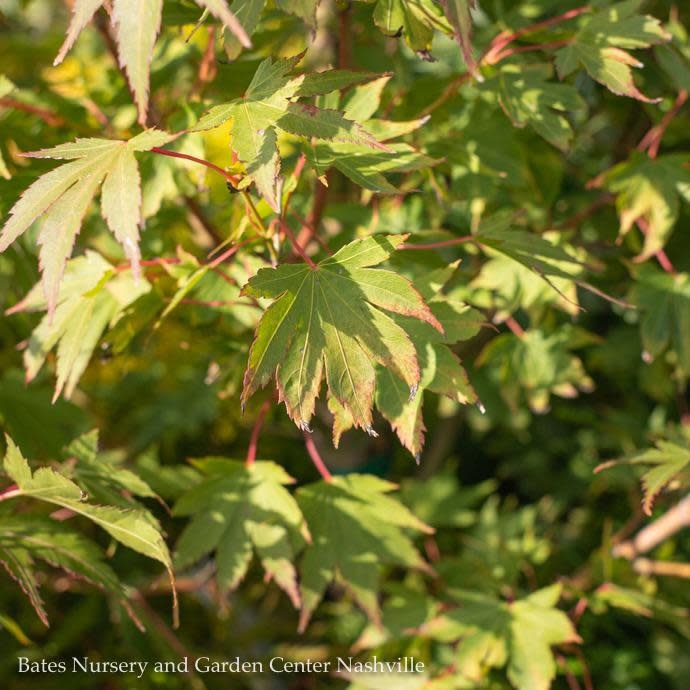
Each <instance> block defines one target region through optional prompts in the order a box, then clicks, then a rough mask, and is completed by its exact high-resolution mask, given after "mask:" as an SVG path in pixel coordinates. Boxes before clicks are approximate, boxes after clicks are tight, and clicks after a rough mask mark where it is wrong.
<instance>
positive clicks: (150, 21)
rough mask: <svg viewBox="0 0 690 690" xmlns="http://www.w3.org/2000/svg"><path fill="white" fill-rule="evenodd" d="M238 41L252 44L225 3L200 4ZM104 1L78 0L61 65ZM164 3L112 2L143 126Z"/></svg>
mask: <svg viewBox="0 0 690 690" xmlns="http://www.w3.org/2000/svg"><path fill="white" fill-rule="evenodd" d="M196 2H197V5H199V6H200V7H201V8H203V9H206V10H208V11H209V12H210V13H211V14H212V15H213V16H214V17H216V18H217V19H219V20H220V21H222V22H223V24H224V25H225V26H226V27H227V28H228V29H229V30H230V31H231V32H232V33H233V34H234V35H235V36H236V37H237V40H238V41H239V42H240V43H241V45H243V46H244V47H245V48H250V47H251V41H250V40H249V37H248V36H247V33H246V32H245V30H244V29H243V28H242V25H241V24H240V22H239V21H238V19H237V17H236V16H235V15H234V13H233V12H231V11H230V8H229V7H228V5H227V3H226V1H225V0H196ZM103 4H104V0H74V3H73V5H72V21H71V22H70V26H69V29H68V30H67V36H66V38H65V41H64V43H63V44H62V47H61V48H60V51H59V52H58V54H57V57H56V58H55V62H54V64H55V65H58V64H60V63H61V62H62V61H63V60H64V59H65V56H66V55H67V53H68V52H69V50H70V48H71V47H72V46H73V45H74V42H75V41H76V40H77V38H78V36H79V34H80V33H81V32H82V30H83V29H84V28H85V27H86V25H87V24H88V23H89V22H90V21H91V19H92V18H93V16H94V14H95V13H96V12H97V11H98V9H99V8H100V7H101V6H103ZM162 12H163V0H112V13H111V15H110V16H111V20H112V25H113V30H114V33H115V40H116V43H117V50H118V59H119V61H120V65H121V66H122V67H123V68H124V69H125V71H126V72H127V78H128V80H129V85H130V87H131V89H132V93H133V94H134V100H135V102H136V105H137V111H138V114H139V123H140V124H142V125H143V124H145V123H146V117H147V113H148V101H149V68H150V66H151V59H152V58H153V49H154V46H155V44H156V38H157V37H158V33H159V31H160V27H161V16H162Z"/></svg>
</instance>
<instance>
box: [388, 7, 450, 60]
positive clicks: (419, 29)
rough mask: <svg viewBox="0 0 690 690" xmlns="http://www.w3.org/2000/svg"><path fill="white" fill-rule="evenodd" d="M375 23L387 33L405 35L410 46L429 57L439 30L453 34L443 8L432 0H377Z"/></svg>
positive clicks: (389, 34)
mask: <svg viewBox="0 0 690 690" xmlns="http://www.w3.org/2000/svg"><path fill="white" fill-rule="evenodd" d="M374 23H375V24H376V26H378V27H379V29H381V31H382V32H383V33H384V34H386V35H387V36H396V37H397V36H400V35H404V36H405V40H406V41H407V43H408V44H409V46H410V48H412V50H414V51H417V52H418V53H420V54H421V55H422V56H424V57H427V58H428V51H429V50H430V49H431V42H432V40H433V38H434V31H435V30H436V29H439V30H441V31H443V32H444V33H446V34H452V33H453V28H452V27H451V25H450V24H449V23H448V21H447V20H446V18H445V17H444V16H443V11H442V10H441V8H440V7H439V5H437V4H436V3H435V2H432V1H431V0H378V2H377V3H376V7H374Z"/></svg>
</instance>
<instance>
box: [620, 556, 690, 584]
mask: <svg viewBox="0 0 690 690" xmlns="http://www.w3.org/2000/svg"><path fill="white" fill-rule="evenodd" d="M632 566H633V570H634V571H635V572H636V573H640V574H641V575H661V576H664V577H680V578H683V579H684V580H690V563H677V562H675V561H652V560H650V559H649V558H636V559H635V560H634V561H633V564H632Z"/></svg>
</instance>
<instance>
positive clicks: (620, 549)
mask: <svg viewBox="0 0 690 690" xmlns="http://www.w3.org/2000/svg"><path fill="white" fill-rule="evenodd" d="M688 526H690V494H688V495H687V496H686V497H685V498H683V499H682V500H681V501H680V502H679V503H677V504H676V505H675V506H673V508H671V509H670V510H668V511H667V512H666V513H664V514H663V515H662V516H661V517H659V518H657V519H656V520H654V522H652V523H651V524H649V525H647V526H646V527H644V528H643V529H641V530H640V531H639V532H638V533H637V535H636V536H635V537H634V538H633V539H631V540H629V541H624V542H622V543H620V544H617V545H616V546H614V547H613V550H612V553H613V555H614V556H615V557H617V558H627V559H628V560H633V559H634V558H635V557H636V556H638V555H639V554H642V553H647V552H648V551H651V550H652V549H653V548H654V547H655V546H657V545H658V544H660V543H661V542H662V541H665V540H666V539H669V538H670V537H672V536H673V535H674V534H676V532H679V531H680V530H682V529H684V528H685V527H688Z"/></svg>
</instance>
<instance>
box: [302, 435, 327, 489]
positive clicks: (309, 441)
mask: <svg viewBox="0 0 690 690" xmlns="http://www.w3.org/2000/svg"><path fill="white" fill-rule="evenodd" d="M304 445H305V446H306V447H307V453H309V457H310V458H311V461H312V462H313V463H314V467H316V469H317V470H318V471H319V474H320V475H321V477H323V480H324V481H325V482H332V481H333V475H332V474H331V473H330V472H329V471H328V467H326V463H325V462H324V461H323V459H322V457H321V455H319V451H318V450H317V449H316V445H315V444H314V439H313V438H312V437H311V436H310V435H309V432H307V431H305V432H304Z"/></svg>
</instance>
